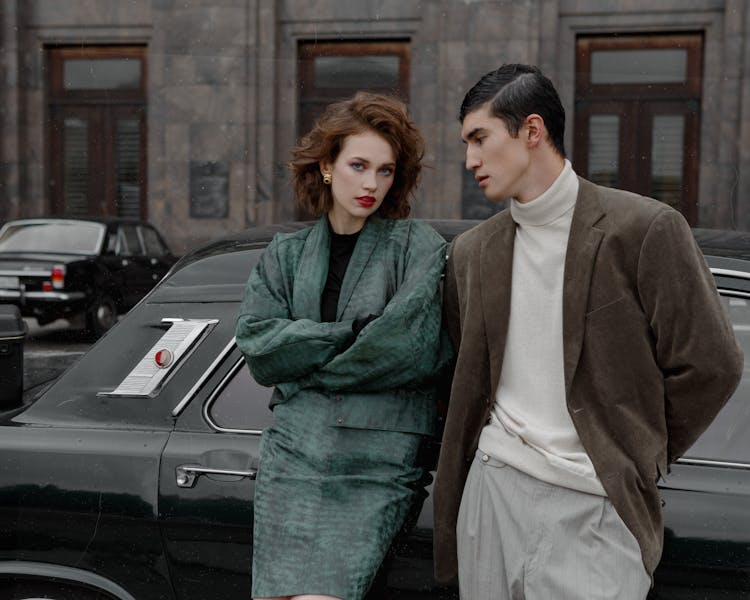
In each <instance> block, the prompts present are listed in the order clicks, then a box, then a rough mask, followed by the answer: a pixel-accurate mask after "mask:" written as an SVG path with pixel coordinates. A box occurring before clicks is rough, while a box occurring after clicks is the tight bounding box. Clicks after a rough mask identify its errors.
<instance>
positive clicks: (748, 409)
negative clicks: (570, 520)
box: [649, 279, 750, 600]
mask: <svg viewBox="0 0 750 600" xmlns="http://www.w3.org/2000/svg"><path fill="white" fill-rule="evenodd" d="M723 283H727V281H726V279H725V280H724V282H723ZM720 288H722V284H721V283H720ZM720 291H721V294H722V300H723V302H724V304H725V307H726V308H727V310H728V312H729V315H730V318H731V320H732V325H733V328H734V332H735V335H736V337H737V339H738V341H739V342H740V345H741V346H742V348H743V350H744V352H745V361H746V362H745V375H744V376H743V378H742V380H741V382H740V384H739V387H738V388H737V390H736V391H735V393H734V395H733V396H732V398H731V399H730V400H729V402H728V403H727V404H726V405H725V406H724V408H723V409H722V411H721V412H720V413H719V415H718V416H717V418H716V419H715V420H714V422H713V423H712V424H711V426H710V427H709V428H708V429H707V430H706V432H705V433H704V434H703V435H702V436H701V437H700V438H699V439H698V441H697V442H696V443H695V444H694V445H693V447H692V448H690V450H689V451H688V452H686V453H685V456H684V457H682V458H681V459H679V460H678V461H677V462H676V463H674V464H673V465H672V467H671V472H670V474H669V475H668V476H667V477H666V478H665V481H663V482H662V483H661V484H660V489H661V494H662V500H663V502H664V553H663V555H662V559H661V562H660V564H659V566H658V568H657V570H656V573H655V586H654V589H653V590H652V591H651V594H650V596H649V598H654V599H656V598H658V599H660V600H665V599H666V600H669V599H679V600H691V599H699V598H700V599H702V600H703V599H705V600H714V599H724V598H750V516H749V515H750V512H749V511H750V434H749V433H750V377H748V375H747V374H748V369H749V367H748V359H750V292H748V291H742V290H731V289H726V288H723V289H720Z"/></svg>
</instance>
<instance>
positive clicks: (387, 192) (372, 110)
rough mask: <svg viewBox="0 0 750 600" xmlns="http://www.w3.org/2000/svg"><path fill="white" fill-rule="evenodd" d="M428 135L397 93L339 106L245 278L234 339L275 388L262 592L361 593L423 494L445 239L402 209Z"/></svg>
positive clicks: (261, 499)
mask: <svg viewBox="0 0 750 600" xmlns="http://www.w3.org/2000/svg"><path fill="white" fill-rule="evenodd" d="M422 155H423V141H422V137H421V135H420V134H419V132H418V131H417V129H416V127H415V126H414V124H413V123H412V122H411V121H410V119H409V118H408V117H407V115H406V112H405V109H404V106H403V105H402V104H401V103H400V102H399V101H397V100H395V99H393V98H390V97H386V96H382V95H377V94H370V93H359V94H357V95H356V96H354V98H352V99H350V100H346V101H343V102H338V103H335V104H332V105H331V106H330V107H329V108H328V109H327V111H326V112H325V114H324V115H323V116H322V117H321V118H320V119H319V120H318V122H317V123H316V125H315V127H314V128H313V130H312V131H311V132H310V133H309V134H308V135H307V136H306V137H305V138H304V139H303V140H302V141H301V143H300V145H299V146H298V147H297V148H295V149H294V151H293V160H292V162H291V167H292V172H293V180H294V187H295V191H296V195H297V200H298V202H299V203H300V205H301V206H302V207H303V208H304V209H306V210H308V211H311V212H314V213H317V214H322V215H323V216H322V218H321V219H320V220H319V221H318V222H317V224H316V225H314V226H313V227H311V228H308V229H305V230H302V231H298V232H295V233H285V234H278V235H276V236H275V237H274V239H273V241H272V242H271V244H270V245H269V246H268V248H267V250H266V252H265V253H264V255H263V257H262V258H261V261H260V263H259V264H258V266H257V267H256V268H255V269H254V270H253V272H252V273H251V275H250V278H249V280H248V283H247V288H246V292H245V298H244V300H243V303H242V308H241V311H240V317H239V320H238V323H237V344H238V345H239V347H240V348H241V350H242V352H243V353H244V355H245V357H246V360H247V364H248V366H249V368H250V371H251V372H252V374H253V376H254V377H255V379H256V380H257V381H258V382H260V383H261V384H264V385H269V386H271V385H272V386H274V387H275V390H274V394H273V396H272V399H271V406H272V408H273V411H274V424H273V426H272V427H270V428H269V429H267V430H266V431H265V432H264V433H263V438H262V441H261V449H260V467H259V473H258V480H257V482H256V492H255V505H254V508H255V521H254V530H253V546H254V549H253V573H252V575H253V597H254V598H256V599H261V598H263V599H267V598H295V599H298V598H305V599H312V598H339V599H341V600H356V599H357V598H362V597H363V596H364V595H365V594H366V593H367V590H368V588H369V587H370V585H371V583H372V580H373V578H374V576H375V573H376V572H377V570H378V567H379V565H380V563H381V562H382V560H383V558H384V556H385V554H386V551H387V550H388V548H389V546H390V544H391V542H392V540H393V538H394V536H395V535H396V534H397V533H398V531H399V529H400V528H401V527H402V525H403V523H404V520H405V518H406V516H407V514H408V513H409V511H410V508H411V507H412V506H413V505H414V502H415V499H416V497H417V493H416V489H417V488H418V485H417V482H418V480H419V479H420V477H421V475H422V471H421V469H420V468H418V467H417V465H416V454H417V449H418V447H419V445H420V442H421V440H422V437H423V436H425V435H429V434H431V433H433V427H434V419H435V394H434V392H435V383H434V380H435V377H436V375H437V373H438V372H439V371H440V370H441V368H442V367H443V366H444V365H445V364H446V362H447V360H448V359H449V350H448V347H447V346H446V345H445V344H443V343H441V339H442V338H441V329H440V310H441V307H440V295H439V289H438V288H439V286H438V284H439V280H440V275H441V272H442V269H443V262H444V255H445V244H444V242H443V240H442V238H441V237H440V236H439V235H438V234H437V233H435V231H434V230H432V229H431V228H430V227H429V226H427V225H425V224H424V223H421V222H417V221H411V220H406V219H405V217H406V216H407V215H408V214H409V196H410V194H411V193H412V191H413V189H414V187H415V185H416V183H417V180H418V178H419V174H420V170H421V159H422Z"/></svg>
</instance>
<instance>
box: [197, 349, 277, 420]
mask: <svg viewBox="0 0 750 600" xmlns="http://www.w3.org/2000/svg"><path fill="white" fill-rule="evenodd" d="M272 392H273V389H272V388H269V387H265V386H262V385H260V384H259V383H258V382H257V381H255V379H253V377H252V375H250V371H249V370H248V368H247V366H246V365H245V361H244V360H240V361H238V362H237V364H235V366H234V368H233V369H232V371H231V373H230V374H229V376H228V377H227V378H225V380H224V381H223V382H222V384H221V385H220V387H219V389H218V390H217V391H216V393H215V394H214V395H213V396H212V397H211V398H210V399H209V401H208V404H207V416H208V421H209V422H210V423H211V425H212V426H213V427H216V428H217V429H223V430H231V431H261V430H263V429H265V428H266V427H268V426H269V425H271V423H272V422H273V413H272V412H271V410H270V409H269V408H268V402H269V400H270V399H271V394H272Z"/></svg>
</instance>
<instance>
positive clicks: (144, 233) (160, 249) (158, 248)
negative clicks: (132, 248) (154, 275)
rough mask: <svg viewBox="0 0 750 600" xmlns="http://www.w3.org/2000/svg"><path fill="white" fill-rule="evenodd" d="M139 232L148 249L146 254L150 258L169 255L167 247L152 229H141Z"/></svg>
mask: <svg viewBox="0 0 750 600" xmlns="http://www.w3.org/2000/svg"><path fill="white" fill-rule="evenodd" d="M138 230H139V231H140V232H141V237H142V239H143V245H144V246H145V247H146V254H148V255H149V256H164V255H165V254H166V253H167V248H166V246H165V245H164V244H163V243H162V241H161V240H160V239H159V235H158V234H157V233H156V231H154V230H153V229H152V228H151V227H139V228H138Z"/></svg>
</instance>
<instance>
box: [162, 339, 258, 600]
mask: <svg viewBox="0 0 750 600" xmlns="http://www.w3.org/2000/svg"><path fill="white" fill-rule="evenodd" d="M226 337H227V340H229V341H228V342H227V345H226V346H225V347H224V349H223V351H222V352H219V353H218V355H217V359H216V362H215V364H214V365H213V366H212V367H209V368H207V369H206V370H205V371H204V372H203V373H202V374H201V381H202V383H200V384H199V388H200V389H199V391H198V392H197V393H196V394H195V395H194V396H190V397H186V399H185V402H184V403H183V405H182V406H178V407H176V411H175V412H176V413H177V414H176V419H177V421H176V427H175V430H174V432H173V433H172V435H171V436H170V439H169V441H168V443H167V445H166V448H165V450H164V454H163V456H162V464H161V474H160V484H159V513H160V514H159V519H160V523H161V527H162V531H163V537H164V540H165V548H166V553H167V556H168V560H169V564H170V571H171V572H172V576H173V583H174V589H175V595H176V597H177V598H178V599H179V600H211V599H212V598H216V599H222V600H231V599H234V598H237V599H238V600H240V599H242V600H246V599H247V598H250V582H251V577H250V572H251V561H252V500H253V495H254V492H255V474H256V471H257V468H258V448H259V442H260V433H261V431H262V429H263V428H264V427H266V426H267V425H268V424H269V423H270V422H271V415H272V413H271V411H270V410H269V409H268V401H269V399H270V395H271V390H270V389H269V388H265V387H262V386H260V385H258V384H257V383H256V382H255V381H254V380H253V379H252V377H251V376H250V374H249V372H248V370H247V367H246V366H245V364H244V359H243V358H242V356H241V355H240V353H239V351H238V350H237V349H236V347H235V345H234V342H233V341H232V338H231V335H227V336H226Z"/></svg>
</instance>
